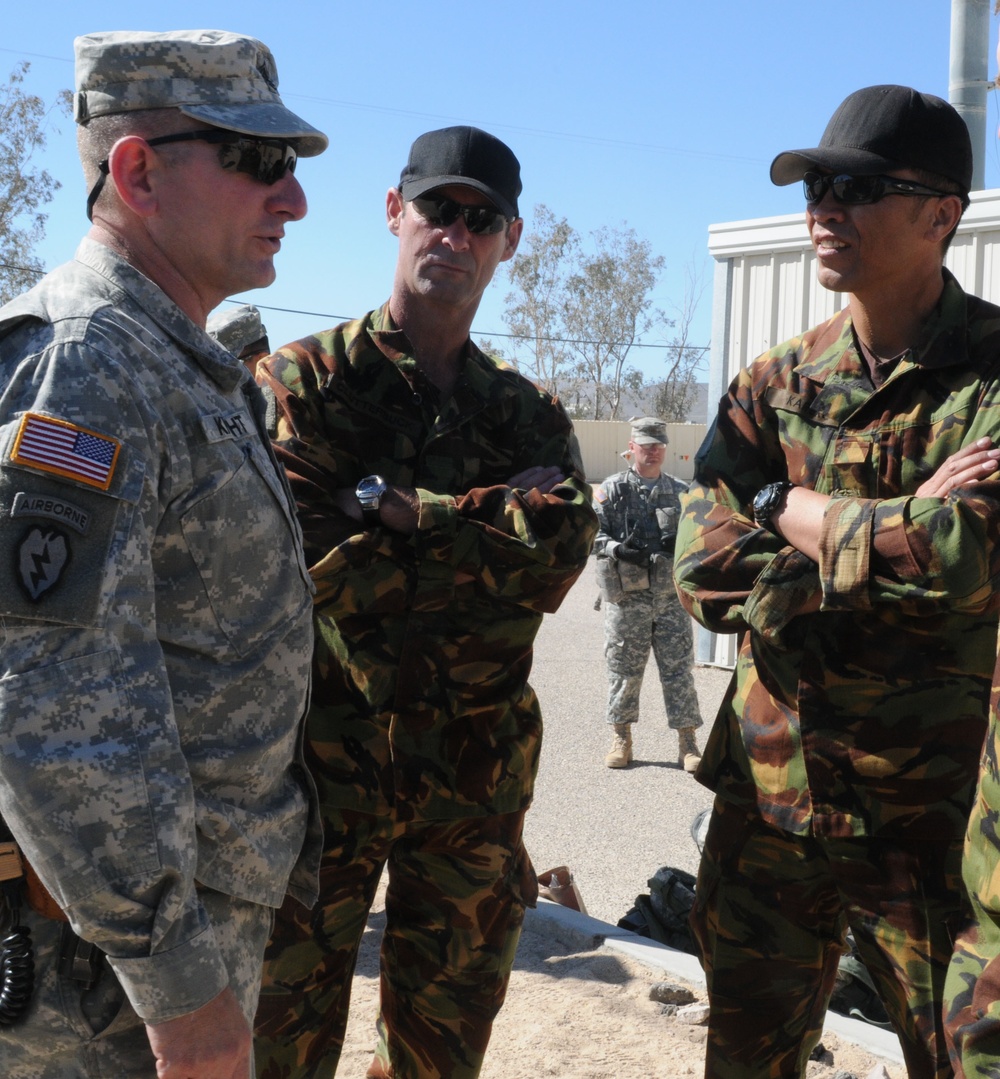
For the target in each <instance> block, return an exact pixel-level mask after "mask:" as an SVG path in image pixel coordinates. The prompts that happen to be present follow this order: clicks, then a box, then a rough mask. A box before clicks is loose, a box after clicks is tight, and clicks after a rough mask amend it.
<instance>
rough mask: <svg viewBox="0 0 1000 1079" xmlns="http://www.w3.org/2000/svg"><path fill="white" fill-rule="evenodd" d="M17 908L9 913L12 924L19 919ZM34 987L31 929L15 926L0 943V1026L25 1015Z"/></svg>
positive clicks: (33, 954) (24, 926)
mask: <svg viewBox="0 0 1000 1079" xmlns="http://www.w3.org/2000/svg"><path fill="white" fill-rule="evenodd" d="M20 914H21V912H20V908H19V907H17V906H15V907H14V908H13V909H12V910H11V915H12V918H11V920H12V921H17V919H18V918H19V917H20ZM34 987H35V949H34V948H33V947H32V945H31V930H30V929H29V928H28V927H27V926H26V925H15V926H13V927H12V929H11V930H10V932H9V933H8V934H7V935H6V936H5V937H4V938H3V940H0V1024H2V1025H3V1026H8V1027H9V1026H11V1025H12V1024H14V1023H16V1022H17V1021H18V1020H19V1019H20V1018H21V1016H22V1015H23V1014H24V1011H25V1009H26V1008H27V1007H28V1004H29V1002H30V1001H31V993H32V990H33V989H34Z"/></svg>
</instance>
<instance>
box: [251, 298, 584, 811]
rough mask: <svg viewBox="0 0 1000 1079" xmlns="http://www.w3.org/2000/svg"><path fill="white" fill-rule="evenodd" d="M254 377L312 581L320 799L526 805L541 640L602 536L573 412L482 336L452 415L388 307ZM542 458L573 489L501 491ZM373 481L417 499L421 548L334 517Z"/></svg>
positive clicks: (292, 350)
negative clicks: (534, 668) (341, 503)
mask: <svg viewBox="0 0 1000 1079" xmlns="http://www.w3.org/2000/svg"><path fill="white" fill-rule="evenodd" d="M258 377H259V378H260V379H261V382H262V385H263V386H264V388H265V395H266V396H267V395H270V397H271V398H272V404H273V405H274V406H276V411H275V425H274V432H275V435H276V438H277V442H276V447H277V450H278V454H279V457H280V459H281V460H282V462H283V463H284V465H285V468H286V470H287V472H288V475H289V478H290V480H291V483H292V488H293V490H294V492H295V495H296V500H297V503H298V507H299V515H300V521H301V522H302V526H303V531H304V533H305V543H306V557H307V561H308V562H309V563H310V566H311V572H312V575H313V578H314V580H315V581H316V585H317V588H318V594H317V605H316V626H317V638H318V639H317V645H316V648H317V653H316V667H315V683H314V690H313V707H312V713H311V716H310V720H309V724H308V732H309V741H310V748H311V751H312V753H313V760H312V764H313V770H314V774H315V775H316V778H317V781H318V783H319V785H320V794H321V799H322V800H323V801H324V802H325V803H326V804H328V805H332V806H339V807H350V808H356V809H361V810H363V811H366V812H371V813H385V812H386V811H387V810H388V809H389V807H390V806H394V807H395V811H396V813H397V815H398V817H399V819H401V820H406V819H441V818H454V817H459V816H467V815H477V814H482V813H487V812H495V813H507V812H513V811H516V810H518V809H521V808H523V807H525V806H526V805H527V804H528V803H529V802H530V799H531V793H532V787H533V781H534V775H535V771H536V768H537V761H538V751H539V746H540V740H541V717H540V713H539V708H538V702H537V700H536V698H535V694H534V692H533V691H532V689H531V687H530V686H529V685H528V672H529V670H530V667H531V657H532V643H533V641H534V638H535V634H536V633H537V631H538V628H539V625H540V623H541V619H542V615H543V614H544V613H546V612H551V611H555V610H556V608H557V607H558V606H559V604H560V602H561V601H562V599H563V597H564V596H565V595H566V592H567V591H568V590H569V587H570V585H571V584H572V583H573V581H574V580H576V578H577V576H578V575H579V574H580V572H581V570H582V569H583V566H584V564H585V562H586V559H587V555H588V553H589V551H590V547H591V543H592V541H593V537H594V533H595V531H596V521H595V517H594V512H593V510H592V509H591V505H590V488H589V487H588V485H587V484H586V482H585V481H584V478H583V474H582V468H581V464H580V460H579V451H578V448H577V446H576V439H575V437H574V435H573V430H572V427H571V425H570V422H569V420H568V419H567V417H566V414H565V413H564V412H563V410H562V408H561V406H560V405H559V404H558V403H557V402H556V401H554V400H553V399H552V398H551V397H550V396H549V395H548V394H546V393H544V392H542V391H541V390H539V389H538V388H537V387H535V386H533V385H532V384H531V383H530V382H528V381H527V380H526V379H525V378H523V377H522V376H520V375H519V374H517V372H516V371H514V370H513V369H512V368H510V367H508V366H506V365H504V364H502V363H499V362H498V361H496V360H493V359H491V358H489V357H487V356H485V355H484V354H483V353H482V352H480V350H479V349H477V348H475V347H474V346H473V345H472V344H471V342H470V343H469V346H468V348H467V352H466V357H465V364H464V369H463V372H462V374H461V376H460V378H459V380H458V382H457V383H456V385H455V389H454V392H453V394H452V395H451V397H450V398H449V399H448V400H447V401H446V402H445V403H444V405H443V406H442V408H441V410H440V414H438V410H437V407H436V406H435V404H434V398H435V396H436V394H435V391H434V388H433V387H432V386H430V385H429V384H428V383H427V382H426V381H425V380H422V379H421V376H420V374H419V372H417V371H416V369H415V361H414V360H413V358H412V356H411V354H410V345H409V343H408V342H407V340H406V338H405V336H404V335H403V333H402V332H401V331H400V330H398V329H396V328H395V326H394V325H393V324H392V322H391V320H390V317H389V313H388V305H385V306H383V307H382V308H381V309H379V310H377V311H373V312H369V314H367V315H366V316H365V317H364V318H361V319H358V320H356V321H353V322H348V323H344V324H342V325H340V326H338V327H336V328H334V329H332V330H328V331H326V332H324V333H321V334H318V335H316V336H314V337H309V338H306V339H305V340H303V341H299V342H296V343H294V344H292V345H289V346H288V347H287V348H284V349H281V350H280V351H279V352H278V353H277V354H275V355H274V356H272V357H271V358H270V359H269V360H267V361H265V363H264V364H263V366H262V369H261V372H260V374H259V376H258ZM538 464H543V465H559V466H560V467H561V468H562V470H563V474H564V475H565V476H566V481H565V483H563V484H561V485H560V486H558V487H556V488H555V490H553V491H552V492H551V493H550V494H547V495H542V494H539V493H538V492H537V491H533V492H524V491H520V490H514V489H512V488H511V487H509V486H508V485H507V481H508V479H510V478H512V477H514V476H516V475H517V474H518V473H519V472H521V471H523V470H524V469H525V468H527V467H529V466H530V465H538ZM372 473H377V474H379V475H381V476H383V477H384V478H385V479H386V481H387V482H388V483H390V484H398V485H401V486H407V487H415V488H417V491H418V495H419V498H420V509H419V519H418V523H417V529H416V532H415V534H414V535H413V536H403V535H400V534H398V533H394V532H391V531H390V530H388V529H386V528H376V529H374V530H369V531H364V532H359V531H358V529H359V527H360V526H359V525H357V524H355V522H354V521H352V520H351V519H350V518H349V517H347V516H346V515H345V514H343V513H342V512H341V511H340V510H339V509H338V508H337V506H336V504H335V501H334V498H333V492H334V491H335V490H336V489H337V488H343V487H348V488H351V489H353V487H354V486H355V484H356V483H357V482H358V480H360V479H361V478H363V477H364V476H367V475H369V474H372Z"/></svg>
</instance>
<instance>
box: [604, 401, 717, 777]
mask: <svg viewBox="0 0 1000 1079" xmlns="http://www.w3.org/2000/svg"><path fill="white" fill-rule="evenodd" d="M666 447H667V428H666V425H665V424H664V422H663V421H662V420H658V419H656V418H655V417H652V416H645V417H643V418H641V419H636V420H633V421H632V437H631V438H630V439H629V444H628V454H629V456H630V458H631V462H632V463H631V467H630V468H629V469H628V470H627V471H625V472H616V473H615V475H613V476H609V477H608V478H607V479H606V480H605V481H604V482H603V483H602V484H601V485H600V487H598V488H597V490H596V491H595V492H594V509H595V511H596V512H597V520H598V524H599V528H598V532H597V539H596V540H595V542H594V552H595V554H596V555H597V580H598V584H599V585H600V589H601V599H602V601H603V602H602V606H603V608H604V657H605V660H606V661H607V665H608V683H609V686H608V723H610V724H611V725H612V728H613V731H614V735H613V738H612V743H611V750H610V752H609V753H608V755H607V756H606V757H605V758H604V763H605V764H606V765H607V766H608V767H609V768H627V767H628V765H629V764H631V762H632V724H633V723H638V721H639V692H640V690H641V689H642V677H643V673H644V672H645V669H646V662H647V660H648V659H649V650H650V648H652V650H653V655H654V656H655V658H656V666H657V669H658V670H659V672H660V685H661V687H662V689H663V703H664V704H665V706H666V709H667V715H668V717H669V720H670V726H671V728H672V729H673V730H676V731H677V735H678V745H679V750H678V763H679V764H680V765H681V766H682V767H683V768H684V769H685V771H688V772H693V771H694V770H695V769H696V768H697V767H698V762H699V760H700V759H701V758H700V755H699V753H698V745H697V743H696V742H695V737H694V732H695V731H696V730H697V729H698V728H699V727H700V726H701V713H700V712H699V709H698V697H697V694H696V693H695V688H694V679H693V678H692V676H691V664H692V663H693V661H694V655H693V651H692V641H691V617H690V615H688V613H687V611H685V610H684V608H683V607H681V605H680V602H679V601H678V599H677V591H676V589H675V588H674V580H673V557H674V540H675V538H676V535H677V519H678V516H679V514H680V500H679V495H680V493H681V492H682V491H685V490H687V484H686V483H684V482H683V480H679V479H677V478H676V477H674V476H668V475H667V474H666V473H665V472H661V471H660V468H661V466H662V464H663V459H664V455H665V454H666Z"/></svg>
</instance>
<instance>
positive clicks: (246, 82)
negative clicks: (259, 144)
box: [73, 30, 329, 157]
mask: <svg viewBox="0 0 1000 1079" xmlns="http://www.w3.org/2000/svg"><path fill="white" fill-rule="evenodd" d="M73 46H74V51H75V54H76V95H75V98H74V118H75V120H76V122H77V123H78V124H86V123H87V122H88V121H89V120H91V119H93V118H94V117H95V116H109V115H111V114H113V113H121V112H132V111H133V110H135V109H178V110H179V111H180V112H182V113H183V114H184V115H185V116H191V117H193V118H194V119H196V120H201V121H202V122H204V123H206V124H211V125H212V126H213V127H220V128H224V129H225V130H227V131H238V132H240V134H244V135H258V136H260V137H262V138H276V139H286V140H288V141H289V142H291V143H292V144H293V145H294V147H295V150H296V152H297V153H298V154H299V156H301V157H315V155H316V154H321V153H322V152H323V151H324V150H325V149H326V148H327V145H328V144H329V140H328V139H327V137H326V135H324V134H323V132H322V131H318V130H317V129H316V128H315V127H313V126H312V124H307V123H306V122H305V120H303V119H302V118H301V117H299V116H296V115H295V113H294V112H292V111H291V110H290V109H287V108H286V107H285V105H284V104H283V103H282V100H281V98H280V97H279V96H278V69H277V67H276V66H275V63H274V57H273V56H272V55H271V50H270V49H269V48H268V47H267V46H266V45H264V44H263V43H262V42H260V41H258V40H257V39H256V38H252V37H246V36H244V35H243V34H231V33H228V32H227V31H225V30H167V31H164V32H153V31H147V30H113V31H109V32H106V33H97V34H84V35H83V36H82V37H78V38H77V39H76V40H75V41H74V43H73Z"/></svg>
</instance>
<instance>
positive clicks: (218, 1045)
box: [0, 30, 327, 1079]
mask: <svg viewBox="0 0 1000 1079" xmlns="http://www.w3.org/2000/svg"><path fill="white" fill-rule="evenodd" d="M75 47H76V77H77V94H76V119H77V122H78V124H79V125H80V128H79V146H80V151H81V158H82V161H83V167H84V175H85V178H86V181H87V183H88V185H89V186H90V189H91V196H90V199H89V203H88V210H89V211H90V213H91V214H92V221H93V227H92V228H91V230H90V232H89V234H88V236H87V237H86V238H85V239H84V240H83V241H82V242H81V244H80V246H79V248H78V249H77V252H76V257H75V259H74V260H73V261H71V262H68V263H66V264H65V265H64V266H61V267H60V268H59V269H57V270H55V271H54V272H53V273H51V274H49V275H48V276H47V277H46V278H45V279H44V280H43V281H42V282H41V283H40V284H39V285H37V286H36V287H35V288H33V289H32V290H31V291H30V292H28V293H26V294H24V295H23V296H21V297H19V298H18V299H15V300H14V301H12V302H11V303H9V304H8V305H7V306H6V307H4V308H2V309H0V508H2V513H0V566H2V567H3V569H2V573H3V574H4V580H3V582H2V584H0V620H2V625H3V633H2V637H0V663H2V677H0V729H2V730H3V740H2V743H0V812H2V814H3V821H4V824H5V825H6V828H7V829H8V830H9V833H10V834H11V835H12V836H13V839H14V840H15V841H16V843H17V846H18V847H19V849H20V851H21V853H22V855H23V856H24V857H25V858H26V859H27V861H28V863H30V867H31V870H32V871H33V872H34V873H37V877H38V878H40V882H37V881H36V880H35V878H34V877H33V876H32V875H31V874H30V873H29V881H30V882H31V885H30V890H29V901H30V903H31V906H32V909H30V910H27V911H22V920H23V921H25V923H26V925H27V927H28V928H29V929H30V931H31V933H32V938H33V943H34V947H35V956H36V987H35V990H34V993H33V995H32V997H31V1001H30V1005H29V1007H28V1009H27V1011H26V1013H24V1014H23V1015H21V1016H20V1017H18V1018H17V1019H16V1021H15V1022H14V1023H13V1025H3V1026H0V1074H2V1075H3V1076H4V1079H68V1077H73V1079H79V1077H83V1076H88V1077H89V1076H93V1077H97V1076H102V1077H107V1076H114V1077H115V1079H121V1077H133V1076H134V1077H139V1076H142V1077H144V1079H148V1077H150V1076H152V1075H153V1074H154V1073H155V1074H156V1075H157V1076H159V1077H160V1079H190V1077H191V1076H197V1077H198V1079H233V1077H239V1079H245V1077H246V1076H247V1075H248V1074H250V1073H251V1072H252V1067H253V1064H252V1020H253V1015H254V1011H255V1008H256V1002H257V992H258V987H259V979H260V969H261V960H262V955H263V950H264V946H265V944H266V941H267V936H268V932H269V930H270V925H271V918H272V914H273V910H272V908H274V907H277V906H279V905H280V904H281V902H282V900H283V899H284V897H285V895H286V892H288V891H289V890H290V891H291V893H292V894H294V895H295V896H297V897H298V898H299V899H301V900H303V901H305V902H311V901H312V900H313V899H314V898H315V894H316V872H317V867H318V859H319V853H320V848H321V841H320V835H319V829H318V817H317V814H316V813H315V811H314V810H313V811H311V810H310V802H311V800H312V798H313V797H314V793H315V792H314V788H313V786H312V783H311V781H310V779H309V777H308V774H307V773H306V771H305V767H304V761H303V760H302V757H301V752H300V750H299V745H300V742H301V734H302V721H303V717H304V712H305V705H306V700H307V691H308V679H309V664H310V656H311V651H312V632H311V606H312V602H311V591H312V589H311V583H310V581H309V577H308V572H307V569H306V566H305V562H304V560H303V557H302V549H301V542H300V532H299V528H298V525H297V521H296V517H295V512H294V505H293V503H292V500H291V496H290V492H288V489H287V484H286V483H285V480H284V477H283V474H282V472H281V470H280V469H279V468H278V466H277V463H276V462H275V460H274V458H273V454H272V453H271V452H270V448H269V442H268V439H267V437H266V434H265V427H264V408H263V402H262V400H261V395H260V393H259V391H258V389H257V387H256V385H255V384H254V382H253V381H252V379H251V377H250V375H249V373H248V372H247V370H246V369H245V368H244V366H243V365H242V364H241V363H240V362H239V361H238V360H237V359H236V358H235V357H234V356H232V355H231V354H229V353H228V352H226V351H225V350H224V349H222V348H220V347H219V346H218V345H217V344H216V343H215V342H214V341H213V340H212V339H211V338H210V337H209V336H208V335H207V334H206V332H205V322H206V316H207V315H208V312H209V310H210V309H211V308H212V307H214V306H215V305H216V304H218V303H219V302H220V301H221V300H222V299H223V298H224V297H225V296H227V295H229V294H230V293H232V292H235V291H237V290H240V289H244V288H254V287H258V286H262V285H267V284H270V282H271V281H272V280H273V278H274V267H273V259H274V255H275V252H276V251H277V249H278V247H279V241H280V238H281V236H282V234H283V231H284V229H285V227H286V225H287V224H289V223H290V222H292V221H296V220H298V219H299V218H301V217H302V216H303V214H304V213H305V210H306V204H305V197H304V195H303V192H302V188H301V187H300V186H299V183H298V181H297V180H296V179H295V177H294V176H293V174H292V166H293V164H294V161H295V156H296V153H298V154H302V155H306V156H309V155H312V154H317V153H320V152H321V151H322V150H323V149H324V148H325V147H326V144H327V140H326V137H325V136H324V135H322V134H320V133H319V132H318V131H316V130H315V129H314V128H313V127H311V126H310V125H309V124H307V123H305V122H304V121H303V120H301V119H300V118H299V117H297V116H295V115H294V114H293V113H291V112H289V111H288V110H287V109H286V108H285V107H284V106H283V104H282V102H281V99H280V97H279V96H278V93H277V72H276V70H275V66H274V60H273V58H272V56H271V53H270V52H269V51H268V49H267V48H266V47H265V46H264V45H262V44H261V43H260V42H259V41H256V40H255V39H253V38H247V37H243V36H239V35H236V34H230V33H224V32H221V31H214V30H206V31H178V32H169V33H158V34H149V33H143V32H131V31H130V32H123V33H100V34H91V35H87V36H84V37H80V38H77V40H76V42H75ZM290 875H291V882H289V877H290ZM46 890H47V892H46ZM39 912H44V913H39ZM15 989H16V987H15ZM14 995H17V994H16V992H15V994H14ZM3 1003H4V1005H5V1006H6V1005H7V1004H8V1003H9V1000H8V998H7V997H6V994H5V997H4V1001H3ZM9 1019H10V1016H9V1015H8V1014H7V1013H6V1012H5V1014H4V1022H5V1023H7V1022H9Z"/></svg>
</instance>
